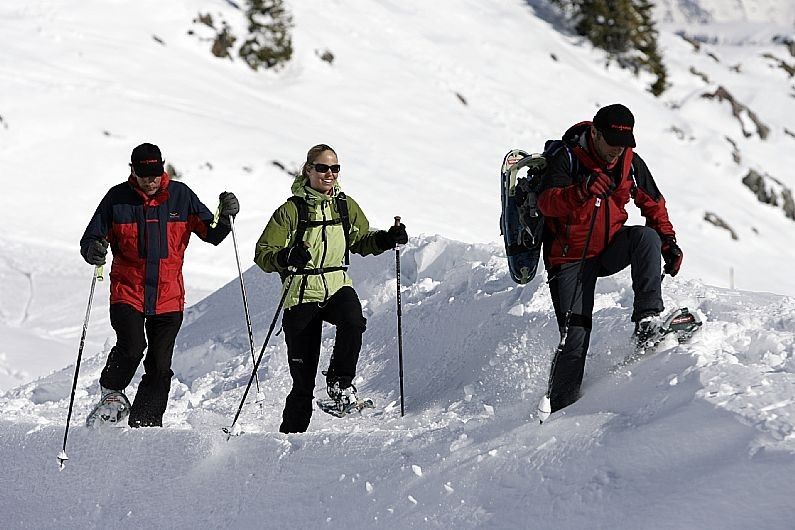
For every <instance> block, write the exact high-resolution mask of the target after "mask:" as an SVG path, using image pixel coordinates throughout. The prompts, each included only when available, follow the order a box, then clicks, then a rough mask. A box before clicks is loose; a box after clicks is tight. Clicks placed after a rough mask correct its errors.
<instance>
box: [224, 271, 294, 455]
mask: <svg viewBox="0 0 795 530" xmlns="http://www.w3.org/2000/svg"><path fill="white" fill-rule="evenodd" d="M293 278H295V276H294V275H293V274H292V273H291V274H290V278H289V279H288V280H287V283H285V284H284V293H282V299H281V300H279V306H278V307H277V308H276V313H275V314H274V315H273V320H272V321H271V326H270V328H269V329H268V334H267V335H266V337H265V343H264V344H263V345H262V349H261V350H260V351H259V356H258V357H257V361H256V362H255V363H254V370H253V371H252V372H251V377H249V378H248V385H246V390H245V392H243V399H241V400H240V406H238V407H237V413H236V414H235V419H234V420H232V425H230V426H229V427H224V428H223V431H224V432H225V433H226V434H227V437H226V440H227V441H229V438H231V437H232V435H234V434H237V433H235V424H236V423H237V419H238V418H239V417H240V411H242V410H243V404H244V403H245V402H246V396H248V391H249V389H250V388H251V383H252V382H253V381H254V375H255V374H256V373H257V370H258V369H259V364H260V362H261V361H262V356H263V355H264V354H265V348H266V347H267V346H268V341H269V340H270V338H271V334H272V333H273V328H274V327H275V326H276V320H277V319H278V318H279V313H281V311H282V306H283V305H284V300H285V299H286V298H287V293H288V292H289V291H290V285H292V283H293Z"/></svg>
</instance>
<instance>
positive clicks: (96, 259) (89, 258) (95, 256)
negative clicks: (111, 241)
mask: <svg viewBox="0 0 795 530" xmlns="http://www.w3.org/2000/svg"><path fill="white" fill-rule="evenodd" d="M107 255H108V242H107V241H106V240H104V239H96V240H94V241H92V242H91V244H90V245H89V246H88V250H87V251H86V258H85V259H86V262H87V263H88V264H89V265H96V266H100V265H104V264H105V256H107Z"/></svg>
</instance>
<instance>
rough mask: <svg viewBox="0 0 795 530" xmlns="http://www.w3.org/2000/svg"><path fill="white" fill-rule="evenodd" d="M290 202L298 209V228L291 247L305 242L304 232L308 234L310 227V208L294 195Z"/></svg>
mask: <svg viewBox="0 0 795 530" xmlns="http://www.w3.org/2000/svg"><path fill="white" fill-rule="evenodd" d="M288 200H289V201H291V202H292V203H293V204H295V207H296V208H297V209H298V226H297V227H296V229H295V234H293V240H292V242H291V245H295V244H296V243H297V242H299V241H303V240H304V232H306V227H307V226H308V225H309V208H308V207H307V205H306V201H305V200H304V199H303V198H301V197H296V196H295V195H293V196H292V197H290V198H289V199H288Z"/></svg>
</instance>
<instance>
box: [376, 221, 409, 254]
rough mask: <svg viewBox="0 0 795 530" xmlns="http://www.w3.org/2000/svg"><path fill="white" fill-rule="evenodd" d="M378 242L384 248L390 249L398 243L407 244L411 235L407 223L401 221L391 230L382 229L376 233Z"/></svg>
mask: <svg viewBox="0 0 795 530" xmlns="http://www.w3.org/2000/svg"><path fill="white" fill-rule="evenodd" d="M375 237H376V243H378V246H379V247H380V248H381V249H383V250H390V249H393V248H395V247H396V246H397V245H405V244H406V243H408V242H409V235H408V234H407V233H406V225H404V224H403V223H400V224H399V225H397V226H392V227H390V228H389V230H381V231H380V232H378V233H377V234H376V236H375Z"/></svg>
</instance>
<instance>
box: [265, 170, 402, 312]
mask: <svg viewBox="0 0 795 530" xmlns="http://www.w3.org/2000/svg"><path fill="white" fill-rule="evenodd" d="M292 192H293V195H295V196H296V197H300V198H302V199H304V200H305V201H306V204H307V210H308V213H309V221H332V220H335V219H339V218H340V214H339V212H338V211H337V203H336V200H335V198H336V196H337V195H338V194H339V193H340V189H339V185H338V184H335V185H334V190H333V192H332V195H326V194H324V193H321V192H319V191H317V190H314V189H312V188H311V187H310V186H309V182H308V179H307V178H306V177H304V176H300V175H299V176H298V177H296V179H295V181H294V182H293V186H292ZM347 203H348V219H349V221H350V244H351V246H350V251H351V252H355V253H356V254H360V255H362V256H367V255H370V254H373V255H377V254H380V253H382V252H384V251H385V250H388V249H385V248H382V247H381V246H379V244H378V241H377V239H378V238H377V237H376V236H377V234H379V232H378V231H370V223H369V222H368V221H367V217H365V215H364V213H363V212H362V210H361V208H359V205H358V204H357V203H356V201H354V200H353V199H352V198H350V197H348V198H347ZM297 228H298V207H297V206H296V205H295V203H293V202H292V201H289V200H288V201H286V202H285V203H284V204H282V205H281V206H279V208H277V209H276V211H275V212H273V215H272V216H271V218H270V220H269V221H268V224H267V225H266V226H265V230H263V232H262V235H261V236H260V238H259V241H257V246H256V249H255V251H254V262H255V263H256V264H257V265H259V267H260V268H261V269H262V270H263V271H265V272H278V273H280V274H281V275H282V277H283V279H284V281H285V282H286V281H289V276H288V271H287V270H286V269H285V268H284V267H282V266H281V265H279V263H278V262H277V261H276V254H277V253H278V252H279V251H280V250H282V249H284V248H287V247H289V246H291V245H292V244H293V238H294V235H295V232H296V230H297ZM304 241H306V243H308V244H309V248H308V250H309V254H310V255H311V257H312V258H311V260H310V261H309V263H307V265H306V268H307V269H326V268H331V267H341V266H343V265H345V234H344V231H343V227H342V223H338V224H334V225H322V226H309V227H307V228H306V231H305V232H304ZM346 285H350V286H353V282H352V281H351V279H350V277H349V276H348V273H347V272H346V271H344V270H335V271H331V272H325V273H320V274H300V273H299V274H295V276H294V277H293V281H292V282H291V283H290V290H289V292H288V293H287V296H286V297H285V299H284V308H285V309H288V308H290V307H292V306H294V305H297V304H299V303H305V302H320V303H322V302H325V301H326V300H327V299H328V298H329V297H330V296H332V295H333V294H334V293H336V292H337V291H338V290H339V289H341V288H342V287H344V286H346Z"/></svg>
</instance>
